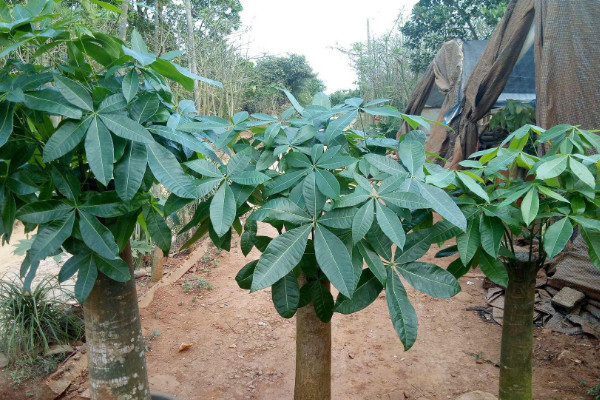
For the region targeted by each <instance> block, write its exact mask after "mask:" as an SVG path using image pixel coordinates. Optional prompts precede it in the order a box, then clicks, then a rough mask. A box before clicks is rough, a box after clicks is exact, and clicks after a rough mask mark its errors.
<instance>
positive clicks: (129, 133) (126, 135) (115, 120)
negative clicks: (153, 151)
mask: <svg viewBox="0 0 600 400" xmlns="http://www.w3.org/2000/svg"><path fill="white" fill-rule="evenodd" d="M99 116H100V119H101V120H102V122H104V125H106V127H107V128H108V129H109V130H110V131H111V132H112V133H114V134H115V135H117V136H119V137H122V138H123V139H129V140H133V141H134V142H140V143H145V144H152V143H155V142H154V139H153V138H152V135H151V134H150V132H148V131H147V130H146V128H144V127H143V126H142V125H140V124H138V123H137V122H135V121H134V120H132V119H130V118H127V117H126V116H124V115H121V114H116V113H110V114H100V115H99Z"/></svg>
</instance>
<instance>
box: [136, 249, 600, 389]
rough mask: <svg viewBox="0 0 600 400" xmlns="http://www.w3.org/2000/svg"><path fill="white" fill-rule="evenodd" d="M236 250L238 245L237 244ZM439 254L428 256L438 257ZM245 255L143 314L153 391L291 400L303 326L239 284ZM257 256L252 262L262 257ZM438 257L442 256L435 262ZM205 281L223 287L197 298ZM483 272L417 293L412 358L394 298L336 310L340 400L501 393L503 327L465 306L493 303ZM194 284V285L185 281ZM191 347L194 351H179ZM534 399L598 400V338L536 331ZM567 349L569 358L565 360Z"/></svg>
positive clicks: (203, 264)
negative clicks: (455, 290)
mask: <svg viewBox="0 0 600 400" xmlns="http://www.w3.org/2000/svg"><path fill="white" fill-rule="evenodd" d="M236 247H237V246H236ZM434 252H435V251H434V250H432V251H431V252H430V253H431V254H428V255H426V256H425V259H429V260H430V261H433V260H432V254H434ZM257 256H258V254H251V255H250V257H249V258H248V259H245V258H244V257H243V255H242V254H241V251H240V250H239V249H237V248H236V249H235V250H232V252H231V253H225V252H223V253H221V254H220V255H216V252H215V251H214V249H213V251H212V255H211V257H210V258H211V260H212V259H214V260H216V264H217V266H215V265H214V261H209V260H208V258H209V257H204V258H203V260H202V261H200V262H199V263H198V264H197V265H196V267H195V268H192V270H190V272H189V273H188V274H186V275H184V276H183V277H182V278H181V279H180V280H179V281H178V282H177V284H173V285H170V286H166V287H163V288H160V289H159V290H157V291H156V293H155V296H154V300H153V302H152V303H151V304H150V305H149V306H148V307H146V308H145V309H143V310H142V317H143V326H144V334H145V335H146V336H149V335H152V332H154V333H156V332H157V331H159V332H160V334H157V335H152V336H153V339H152V340H150V341H149V346H150V351H149V353H148V355H147V360H148V368H149V373H150V380H151V384H152V387H153V388H154V389H155V390H160V391H163V392H168V393H172V394H175V395H177V396H178V397H179V398H180V399H182V400H194V399H198V400H199V399H246V398H249V399H289V398H292V391H293V386H294V372H293V371H294V357H295V350H294V338H295V320H294V319H291V320H285V319H282V318H281V317H280V316H279V315H278V314H277V313H276V311H275V309H274V307H273V305H272V302H271V293H270V291H269V290H262V291H260V292H257V293H253V294H251V295H250V294H248V293H247V292H246V291H242V290H240V289H239V288H238V287H237V285H236V283H235V280H234V276H235V274H236V273H237V271H238V270H239V269H240V268H241V267H242V266H243V265H245V263H246V262H248V261H250V260H252V259H254V258H256V257H257ZM252 257H254V258H252ZM436 261H440V260H436ZM199 277H203V278H204V280H205V281H207V282H210V284H211V285H212V287H213V289H212V290H207V289H199V290H189V291H187V292H186V290H185V287H186V286H187V287H188V288H189V287H190V286H193V284H194V282H197V280H198V278H199ZM482 278H483V276H482V275H481V274H480V273H477V272H472V273H471V274H469V275H468V276H466V277H464V278H462V279H461V286H462V288H463V291H462V292H461V293H459V294H458V295H457V296H456V297H454V298H452V299H433V298H431V297H428V296H426V295H424V294H422V293H419V292H416V291H414V290H410V291H409V297H410V298H411V301H412V302H413V304H414V306H415V309H416V311H417V314H418V317H419V336H418V339H417V342H416V344H415V345H414V347H413V348H412V349H411V350H409V351H408V352H404V351H403V349H402V346H401V343H400V341H399V339H398V338H397V336H396V334H395V332H394V330H393V328H392V325H391V322H390V320H389V315H388V312H387V307H386V301H385V297H384V295H381V296H380V297H379V298H378V299H377V300H376V301H375V303H374V304H373V305H371V306H370V307H369V308H367V309H366V310H363V311H361V312H359V313H357V314H353V315H350V316H343V315H340V314H335V315H334V318H333V320H332V324H333V368H334V371H333V382H332V387H333V398H334V399H375V398H378V399H379V398H380V399H400V400H407V399H418V398H419V397H426V398H429V399H454V398H455V397H456V396H457V395H459V394H461V393H464V392H468V391H472V390H483V391H488V392H491V393H496V392H497V381H498V371H499V370H498V368H497V367H496V366H494V365H493V364H494V362H497V361H498V358H499V344H500V333H501V332H500V331H501V328H500V326H498V325H496V324H491V323H484V322H482V320H481V319H480V318H479V317H478V315H477V313H476V312H473V311H466V310H465V308H467V307H472V306H477V305H483V304H484V292H485V291H484V289H483V288H482V283H483V279H482ZM186 282H187V283H186ZM182 343H189V344H192V347H191V348H190V349H189V350H186V351H183V352H178V348H179V346H180V345H181V344H182ZM534 347H535V367H534V393H536V395H535V396H534V398H535V399H544V400H553V399H557V400H558V399H560V400H564V399H590V396H587V395H586V394H585V392H586V391H587V390H588V389H589V387H590V385H592V384H594V385H595V384H596V383H597V382H598V380H600V357H599V353H600V351H599V350H600V349H599V347H598V341H596V340H590V339H588V338H585V337H570V336H565V335H559V334H555V333H551V332H549V331H548V330H542V329H536V330H535V344H534ZM563 350H568V352H566V353H564V354H563V358H562V359H560V360H558V356H559V354H560V353H561V352H562V351H563Z"/></svg>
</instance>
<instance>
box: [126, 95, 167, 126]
mask: <svg viewBox="0 0 600 400" xmlns="http://www.w3.org/2000/svg"><path fill="white" fill-rule="evenodd" d="M159 106H160V100H159V98H158V96H157V95H156V93H153V92H146V93H143V94H141V95H139V96H138V98H137V99H135V100H134V101H133V102H132V103H131V107H130V109H129V113H130V114H131V118H133V120H134V121H135V122H139V123H140V124H143V123H144V122H146V121H147V120H148V119H150V118H151V117H152V116H153V115H154V114H155V113H156V111H157V110H158V107H159Z"/></svg>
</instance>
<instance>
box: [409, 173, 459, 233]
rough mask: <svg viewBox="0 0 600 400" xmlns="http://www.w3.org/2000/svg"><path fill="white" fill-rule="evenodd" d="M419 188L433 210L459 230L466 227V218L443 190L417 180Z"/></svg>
mask: <svg viewBox="0 0 600 400" xmlns="http://www.w3.org/2000/svg"><path fill="white" fill-rule="evenodd" d="M419 189H420V191H421V195H422V196H423V198H424V199H425V200H426V201H428V202H429V204H430V205H431V208H433V210H434V211H435V212H437V213H438V214H440V215H441V216H442V217H444V218H445V219H446V220H448V221H450V222H451V223H452V224H454V225H456V226H457V227H459V228H460V229H461V230H463V231H465V229H467V220H466V218H465V216H464V214H463V213H462V211H461V210H460V208H458V206H457V205H456V203H454V200H452V198H451V197H450V196H449V195H448V194H447V193H446V192H445V191H443V190H442V189H439V188H437V187H435V186H431V185H428V184H426V183H422V182H419Z"/></svg>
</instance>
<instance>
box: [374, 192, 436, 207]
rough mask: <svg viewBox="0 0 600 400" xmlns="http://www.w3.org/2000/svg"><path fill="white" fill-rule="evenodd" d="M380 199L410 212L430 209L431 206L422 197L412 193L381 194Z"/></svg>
mask: <svg viewBox="0 0 600 400" xmlns="http://www.w3.org/2000/svg"><path fill="white" fill-rule="evenodd" d="M380 197H381V198H382V199H383V200H384V201H385V202H386V204H387V203H390V204H393V205H395V206H398V207H402V208H408V209H410V210H418V209H423V208H430V207H431V204H429V202H428V201H427V200H425V199H424V198H423V197H422V196H419V195H418V194H415V193H410V192H391V193H386V194H380Z"/></svg>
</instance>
